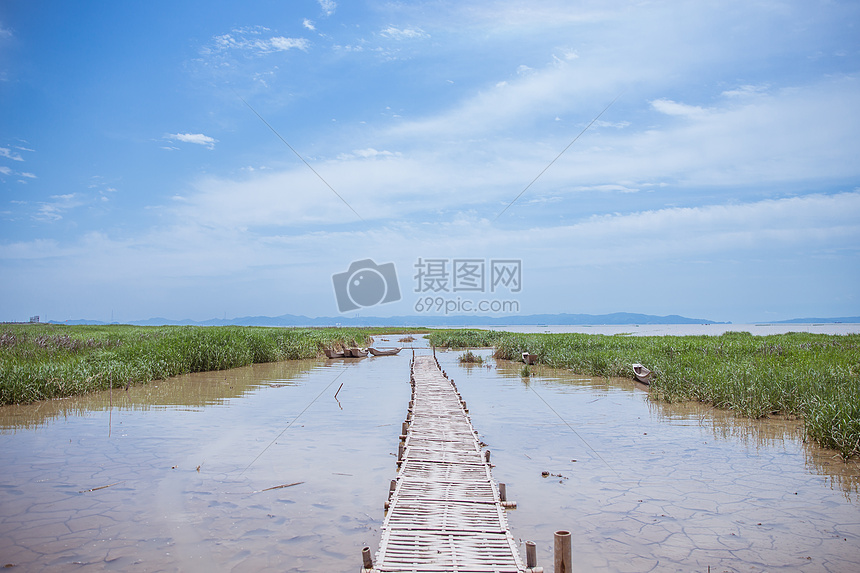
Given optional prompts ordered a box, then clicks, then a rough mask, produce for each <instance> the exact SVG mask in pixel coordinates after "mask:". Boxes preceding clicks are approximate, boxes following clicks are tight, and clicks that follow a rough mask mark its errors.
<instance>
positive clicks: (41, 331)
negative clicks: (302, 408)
mask: <svg viewBox="0 0 860 573" xmlns="http://www.w3.org/2000/svg"><path fill="white" fill-rule="evenodd" d="M384 332H386V331H385V330H384V329H358V328H320V329H310V328H308V329H295V328H265V327H243V326H217V327H199V326H164V327H148V326H126V325H110V326H64V325H48V324H43V325H36V324H33V325H31V324H26V325H0V404H15V403H27V402H34V401H36V400H45V399H48V398H61V397H64V396H72V395H75V394H83V393H85V392H90V391H93V390H106V389H107V388H110V387H114V388H117V387H121V386H128V385H129V384H137V383H142V382H149V381H150V380H158V379H164V378H167V377H168V376H174V375H177V374H187V373H189V372H204V371H209V370H226V369H228V368H236V367H238V366H246V365H248V364H253V363H257V362H275V361H279V360H294V359H299V358H313V357H316V356H319V355H321V354H322V349H323V348H326V347H331V346H333V345H343V344H346V345H350V346H354V345H360V346H364V345H366V344H368V343H369V341H370V338H369V336H370V335H372V334H380V333H384ZM399 332H403V331H402V330H400V331H399Z"/></svg>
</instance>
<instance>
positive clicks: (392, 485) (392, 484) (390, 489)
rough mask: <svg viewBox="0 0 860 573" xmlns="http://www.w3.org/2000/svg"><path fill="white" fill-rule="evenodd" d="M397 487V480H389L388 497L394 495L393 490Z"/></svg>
mask: <svg viewBox="0 0 860 573" xmlns="http://www.w3.org/2000/svg"><path fill="white" fill-rule="evenodd" d="M395 489H397V480H396V479H393V480H391V486H389V488H388V499H391V496H392V495H394V490H395Z"/></svg>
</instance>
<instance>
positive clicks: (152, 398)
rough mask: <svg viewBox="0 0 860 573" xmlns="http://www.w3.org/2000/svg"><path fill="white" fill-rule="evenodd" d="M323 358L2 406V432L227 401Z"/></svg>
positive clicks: (287, 379)
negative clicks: (94, 415) (96, 415)
mask: <svg viewBox="0 0 860 573" xmlns="http://www.w3.org/2000/svg"><path fill="white" fill-rule="evenodd" d="M317 364H319V360H292V361H288V362H274V363H268V364H254V365H251V366H245V367H242V368H236V369H233V370H230V371H216V372H201V373H198V374H186V375H184V376H175V377H173V378H169V379H167V380H154V381H152V382H150V383H149V384H139V385H135V386H130V387H128V388H127V389H118V388H114V389H112V390H105V391H101V392H92V393H90V394H84V395H82V396H72V397H69V398H61V399H57V400H45V401H42V402H35V403H33V404H24V405H13V406H3V407H0V430H2V429H12V430H15V429H19V430H20V429H31V428H34V427H37V426H41V425H43V424H45V423H46V422H48V421H50V420H52V419H54V418H68V417H73V416H86V415H87V413H88V412H95V411H103V410H109V409H111V408H112V409H114V410H115V411H121V410H143V411H145V410H149V409H150V408H153V407H163V406H189V407H202V406H210V405H214V404H223V403H224V402H225V401H227V400H230V399H232V398H238V397H240V396H242V395H244V394H245V393H247V392H250V391H253V390H254V389H257V388H259V387H260V386H261V385H263V384H269V385H274V386H277V385H293V384H296V383H297V382H296V380H295V379H296V378H298V377H299V376H301V375H302V374H304V373H306V372H308V371H309V370H311V369H312V368H313V367H314V366H315V365H317Z"/></svg>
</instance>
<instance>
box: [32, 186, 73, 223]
mask: <svg viewBox="0 0 860 573" xmlns="http://www.w3.org/2000/svg"><path fill="white" fill-rule="evenodd" d="M50 198H51V199H54V201H45V202H42V203H39V207H38V211H37V212H36V213H34V214H33V218H34V219H36V220H37V221H48V222H50V221H59V220H60V219H62V218H63V214H64V213H65V212H66V211H68V210H69V209H74V208H75V207H80V206H81V205H83V204H84V203H85V202H84V201H83V199H82V198H81V197H80V196H79V195H78V194H77V193H65V194H62V195H51V197H50Z"/></svg>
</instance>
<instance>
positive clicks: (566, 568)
mask: <svg viewBox="0 0 860 573" xmlns="http://www.w3.org/2000/svg"><path fill="white" fill-rule="evenodd" d="M554 539H555V543H554V552H553V553H554V564H553V567H554V568H553V571H554V572H555V573H573V567H572V565H571V561H572V557H571V549H570V531H564V530H562V531H556V532H555V536H554Z"/></svg>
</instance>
